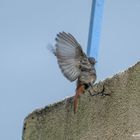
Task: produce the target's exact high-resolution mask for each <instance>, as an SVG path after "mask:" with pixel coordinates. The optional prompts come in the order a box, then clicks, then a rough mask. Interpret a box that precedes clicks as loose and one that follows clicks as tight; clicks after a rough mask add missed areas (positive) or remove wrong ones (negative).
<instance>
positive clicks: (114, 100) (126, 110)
mask: <svg viewBox="0 0 140 140" xmlns="http://www.w3.org/2000/svg"><path fill="white" fill-rule="evenodd" d="M103 85H104V87H105V92H106V93H110V95H111V96H106V97H101V96H96V97H95V96H94V97H91V96H90V95H89V93H87V94H83V95H82V96H81V97H80V99H79V107H78V112H77V113H76V114H75V115H74V113H73V98H69V99H66V100H64V101H62V102H59V103H56V104H54V105H52V106H49V107H45V108H43V109H40V110H36V111H34V112H33V113H31V114H30V115H29V116H28V117H27V118H26V119H25V121H24V128H23V140H140V62H138V63H137V64H136V65H135V66H133V67H131V68H129V69H128V70H126V71H125V72H123V73H120V74H118V75H115V76H114V77H112V78H108V79H106V80H105V81H103V82H100V83H98V84H97V85H95V86H94V90H96V91H98V90H102V86H103Z"/></svg>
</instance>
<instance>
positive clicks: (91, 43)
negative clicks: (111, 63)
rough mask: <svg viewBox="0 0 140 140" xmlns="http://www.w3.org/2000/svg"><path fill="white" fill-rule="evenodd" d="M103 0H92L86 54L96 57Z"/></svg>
mask: <svg viewBox="0 0 140 140" xmlns="http://www.w3.org/2000/svg"><path fill="white" fill-rule="evenodd" d="M103 6H104V0H92V7H91V17H90V27H89V36H88V46H87V54H88V56H92V57H94V58H95V59H96V60H97V59H98V51H99V39H100V30H101V21H102V15H103Z"/></svg>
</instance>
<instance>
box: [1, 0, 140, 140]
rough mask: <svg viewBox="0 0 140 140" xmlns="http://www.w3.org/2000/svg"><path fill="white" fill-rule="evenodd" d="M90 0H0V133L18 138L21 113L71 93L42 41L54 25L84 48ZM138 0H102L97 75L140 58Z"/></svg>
mask: <svg viewBox="0 0 140 140" xmlns="http://www.w3.org/2000/svg"><path fill="white" fill-rule="evenodd" d="M90 8H91V0H88V1H87V0H86V1H80V0H77V1H75V0H71V1H68V0H59V1H58V0H47V1H46V0H40V1H37V0H30V1H27V0H24V1H16V0H12V1H10V0H5V1H0V110H1V117H0V132H2V133H0V139H4V140H9V139H12V140H19V139H21V134H22V125H23V120H24V118H25V116H27V114H28V113H30V112H32V111H33V110H34V109H36V108H40V107H43V106H46V105H48V104H50V103H54V102H57V101H58V100H61V99H63V98H65V97H66V96H72V95H74V91H75V83H70V82H69V81H67V79H65V78H64V77H63V75H62V74H61V72H60V70H59V68H58V65H57V63H56V59H55V57H54V56H53V55H51V54H50V53H49V52H48V51H47V49H46V46H47V44H48V43H52V44H54V38H55V36H56V33H58V32H59V31H66V32H70V33H72V34H73V35H74V36H75V37H76V38H77V40H78V41H79V42H80V44H81V45H82V46H83V49H84V50H86V46H87V38H88V29H89V20H90ZM139 13H140V1H139V0H129V1H128V0H117V1H112V0H105V6H104V14H103V20H102V21H103V22H102V28H101V39H100V51H99V59H98V65H97V73H98V80H102V79H105V78H106V77H108V76H110V75H113V74H115V73H117V72H119V71H122V70H124V69H126V68H127V67H129V66H130V65H132V64H135V63H136V62H137V61H138V60H140V47H139V46H140V41H139V37H140V28H139V25H140V14H139Z"/></svg>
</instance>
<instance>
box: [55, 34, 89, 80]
mask: <svg viewBox="0 0 140 140" xmlns="http://www.w3.org/2000/svg"><path fill="white" fill-rule="evenodd" d="M55 40H56V44H55V47H56V48H55V55H56V57H57V60H58V65H59V67H60V69H61V71H62V73H63V75H64V76H65V77H66V78H67V79H68V80H70V81H74V80H76V79H77V78H78V76H79V75H80V73H81V70H80V65H81V61H82V59H83V57H84V58H87V57H86V55H85V53H84V52H83V50H82V48H81V46H80V44H79V43H78V42H77V41H76V39H75V38H74V37H73V36H72V35H71V34H70V33H68V34H67V33H65V32H61V33H59V34H57V37H56V39H55Z"/></svg>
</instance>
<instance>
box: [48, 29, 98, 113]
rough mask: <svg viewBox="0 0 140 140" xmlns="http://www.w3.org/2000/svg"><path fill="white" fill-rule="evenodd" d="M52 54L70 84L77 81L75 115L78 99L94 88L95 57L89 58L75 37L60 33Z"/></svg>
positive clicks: (52, 48)
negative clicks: (90, 88)
mask: <svg viewBox="0 0 140 140" xmlns="http://www.w3.org/2000/svg"><path fill="white" fill-rule="evenodd" d="M55 41H56V43H55V46H53V47H51V52H52V53H53V54H54V55H55V56H56V58H57V63H58V65H59V68H60V69H61V72H62V74H63V75H64V77H66V78H67V79H68V80H69V81H70V82H73V81H76V83H77V85H76V91H75V92H76V93H75V96H74V114H75V113H76V112H77V108H78V98H79V97H80V95H81V94H82V93H84V92H85V90H86V89H87V88H88V87H90V86H92V85H93V84H94V83H95V81H96V78H97V75H96V70H95V64H96V60H95V58H94V57H88V56H87V55H86V53H85V52H84V51H83V49H82V46H81V45H80V44H79V43H78V41H77V40H76V39H75V37H74V36H73V35H72V34H70V33H66V32H64V31H63V32H59V33H58V34H57V35H56V38H55Z"/></svg>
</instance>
